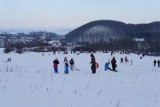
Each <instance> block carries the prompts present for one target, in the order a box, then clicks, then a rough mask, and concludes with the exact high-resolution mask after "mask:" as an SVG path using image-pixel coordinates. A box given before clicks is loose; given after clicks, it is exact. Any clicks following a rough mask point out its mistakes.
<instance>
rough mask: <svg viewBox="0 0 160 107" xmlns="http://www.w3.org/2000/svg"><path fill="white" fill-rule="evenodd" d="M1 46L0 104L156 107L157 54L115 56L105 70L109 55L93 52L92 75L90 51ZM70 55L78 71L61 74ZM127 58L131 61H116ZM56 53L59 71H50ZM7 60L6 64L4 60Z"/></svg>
mask: <svg viewBox="0 0 160 107" xmlns="http://www.w3.org/2000/svg"><path fill="white" fill-rule="evenodd" d="M2 51H3V50H2V49H0V107H160V68H158V67H153V60H154V59H159V60H160V57H149V56H145V57H144V58H143V59H140V58H139V57H140V56H138V55H135V54H131V55H120V54H115V55H113V56H115V58H116V60H117V65H118V67H117V70H118V72H112V71H104V63H105V62H107V61H108V59H109V58H110V59H112V57H113V56H111V55H110V53H96V54H95V58H96V61H97V62H98V63H99V68H98V69H97V73H96V74H91V70H90V66H91V65H90V54H86V53H83V54H79V55H76V54H70V53H69V54H67V55H63V54H62V53H61V54H58V53H57V54H56V55H53V54H52V53H51V52H50V53H44V54H45V55H44V56H42V53H34V52H30V53H24V54H20V55H19V54H16V53H13V52H12V53H10V54H4V53H3V52H2ZM65 56H66V57H67V58H68V60H70V59H71V58H73V59H74V60H75V65H76V67H77V68H79V69H80V71H70V73H69V74H67V75H65V74H64V64H63V60H64V57H65ZM125 56H127V57H128V59H129V60H133V64H132V65H130V63H127V64H125V63H123V64H122V63H120V58H121V57H123V58H124V57H125ZM55 57H58V59H59V61H60V64H59V74H55V73H54V72H53V64H52V62H53V59H54V58H55ZM7 58H11V59H12V61H11V62H7Z"/></svg>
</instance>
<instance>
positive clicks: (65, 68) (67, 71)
mask: <svg viewBox="0 0 160 107" xmlns="http://www.w3.org/2000/svg"><path fill="white" fill-rule="evenodd" d="M64 73H65V74H68V73H69V63H68V60H67V57H65V58H64Z"/></svg>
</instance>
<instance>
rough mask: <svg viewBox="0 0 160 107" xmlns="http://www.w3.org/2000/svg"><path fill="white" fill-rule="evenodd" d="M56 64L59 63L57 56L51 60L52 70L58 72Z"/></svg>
mask: <svg viewBox="0 0 160 107" xmlns="http://www.w3.org/2000/svg"><path fill="white" fill-rule="evenodd" d="M58 64H59V61H58V58H56V59H55V60H54V61H53V67H54V72H55V73H58Z"/></svg>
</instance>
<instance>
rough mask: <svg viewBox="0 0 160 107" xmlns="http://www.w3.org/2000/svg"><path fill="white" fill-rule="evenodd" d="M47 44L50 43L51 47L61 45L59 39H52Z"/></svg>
mask: <svg viewBox="0 0 160 107" xmlns="http://www.w3.org/2000/svg"><path fill="white" fill-rule="evenodd" d="M48 43H49V44H51V45H52V46H53V47H60V46H61V45H62V43H60V41H57V40H52V41H49V42H48Z"/></svg>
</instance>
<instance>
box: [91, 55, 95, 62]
mask: <svg viewBox="0 0 160 107" xmlns="http://www.w3.org/2000/svg"><path fill="white" fill-rule="evenodd" d="M91 63H92V64H96V59H95V57H94V55H93V54H91Z"/></svg>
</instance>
